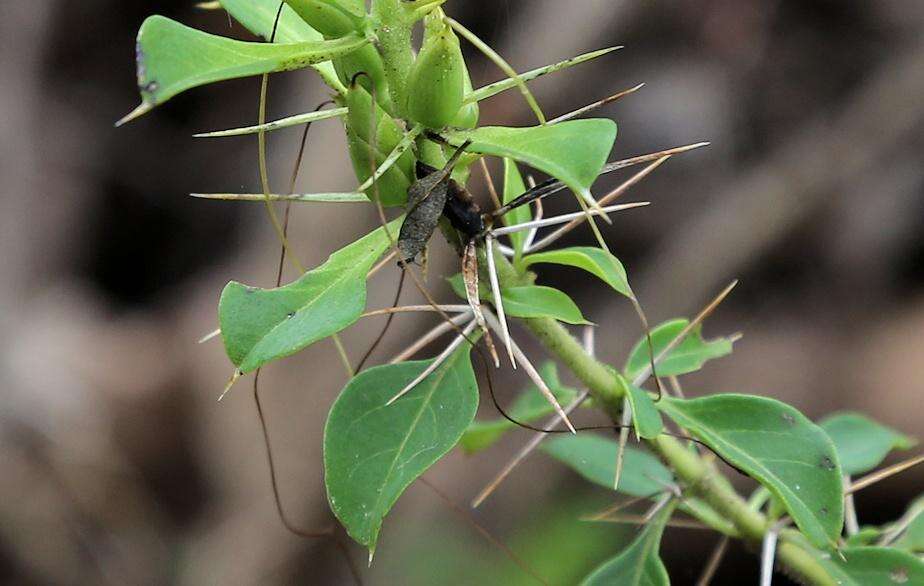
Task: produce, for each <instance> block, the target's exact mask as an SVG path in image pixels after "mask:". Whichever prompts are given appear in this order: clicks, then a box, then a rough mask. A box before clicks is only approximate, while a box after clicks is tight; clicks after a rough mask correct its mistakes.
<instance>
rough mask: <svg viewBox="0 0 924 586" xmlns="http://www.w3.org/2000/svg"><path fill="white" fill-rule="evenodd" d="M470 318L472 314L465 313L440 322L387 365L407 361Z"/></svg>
mask: <svg viewBox="0 0 924 586" xmlns="http://www.w3.org/2000/svg"><path fill="white" fill-rule="evenodd" d="M472 317H473V316H472V312H470V311H467V312H465V313H462V314H459V315H457V316H455V317H453V318H451V319H450V320H449V321H448V322H447V321H440V323H439V324H438V325H437V326H436V327H434V328H433V329H431V330H430V331H428V332H427V333H425V334H424V335H423V336H421V337H420V338H418V339H417V341H415V342H414V343H412V344H411V345H410V346H408V347H407V348H405V349H404V350H402V351H401V353H399V354H397V355H396V356H395V357H394V358H392V359H391V360H389V362H388V363H389V364H397V363H399V362H404V361H405V360H407V359H408V358H410V357H411V356H413V355H414V354H416V353H417V352H418V351H419V350H420V349H421V348H424V347H426V346H427V345H428V344H429V343H430V342H432V341H434V340H436V339H437V338H439V337H440V336H442V335H443V334H445V333H446V332H448V331H450V330H453V329H455V328H457V327H459V326H461V325H462V324H463V323H465V322H467V321H468V320H470V319H472Z"/></svg>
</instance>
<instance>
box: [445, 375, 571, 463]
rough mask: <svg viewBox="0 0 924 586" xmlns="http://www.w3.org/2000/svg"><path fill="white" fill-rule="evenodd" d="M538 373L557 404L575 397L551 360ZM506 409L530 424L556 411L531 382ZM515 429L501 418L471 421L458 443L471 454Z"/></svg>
mask: <svg viewBox="0 0 924 586" xmlns="http://www.w3.org/2000/svg"><path fill="white" fill-rule="evenodd" d="M539 375H540V376H541V377H542V380H543V381H545V384H546V385H547V386H548V387H549V390H550V391H552V394H553V395H555V398H556V399H558V402H559V404H561V405H568V404H570V403H571V402H572V401H574V399H575V398H576V397H577V394H578V392H577V391H576V390H574V389H572V388H571V387H566V386H564V385H562V384H561V381H560V380H559V378H558V367H556V366H555V363H554V362H546V363H544V364H543V365H542V366H540V367H539ZM506 411H507V412H508V414H509V415H510V416H511V417H513V418H514V419H516V420H517V421H522V422H524V423H529V422H532V421H535V420H537V419H539V418H541V417H545V416H546V415H551V414H552V413H554V411H555V410H554V409H553V408H552V406H551V405H549V401H548V399H546V398H545V396H544V395H543V394H542V393H540V392H539V389H538V388H536V387H535V385H534V386H531V387H529V388H527V389H526V390H524V391H523V392H522V393H521V394H520V396H519V397H517V398H516V400H515V401H514V402H513V404H512V405H511V406H510V408H509V409H506ZM514 428H516V424H514V423H513V422H512V421H509V420H507V419H504V418H498V419H490V420H482V421H473V422H472V424H471V425H469V426H468V429H466V430H465V433H464V434H463V435H462V441H460V442H459V445H460V446H461V447H462V449H463V450H464V451H465V453H467V454H474V453H476V452H480V451H482V450H485V449H487V448H489V447H491V446H492V445H494V443H495V442H497V440H499V439H500V438H501V437H503V435H504V433H506V432H508V431H510V430H511V429H514Z"/></svg>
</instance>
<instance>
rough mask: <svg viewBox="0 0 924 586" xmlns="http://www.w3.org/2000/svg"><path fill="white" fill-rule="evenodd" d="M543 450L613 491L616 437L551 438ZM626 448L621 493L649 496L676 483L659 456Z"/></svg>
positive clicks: (584, 435)
mask: <svg viewBox="0 0 924 586" xmlns="http://www.w3.org/2000/svg"><path fill="white" fill-rule="evenodd" d="M542 449H543V450H545V451H546V452H547V453H548V454H550V455H551V456H553V457H554V458H556V459H557V460H560V461H561V462H563V463H565V464H567V465H568V466H570V467H571V468H572V469H574V470H575V471H576V472H577V473H578V474H580V475H581V476H583V477H584V478H586V479H587V480H589V481H591V482H593V483H595V484H599V485H600V486H602V487H604V488H608V489H609V490H613V481H614V480H615V476H616V452H617V450H618V449H619V444H617V443H616V441H615V440H611V439H609V438H604V437H600V436H599V435H593V434H587V433H580V434H577V435H568V436H562V437H556V438H553V439H551V440H548V441H546V442H545V443H544V444H543V446H542ZM625 450H626V452H625V456H624V459H623V467H622V477H621V478H620V479H619V492H624V493H626V494H628V495H631V496H641V497H647V496H651V495H653V494H657V493H659V492H663V491H664V487H665V485H668V484H670V483H671V482H673V480H674V477H673V475H672V474H671V472H670V471H669V470H668V469H667V468H665V467H664V465H663V464H661V462H659V461H658V459H657V458H655V457H654V456H652V455H651V454H649V453H648V452H643V451H641V450H637V449H635V448H632V447H629V446H627V447H626V448H625Z"/></svg>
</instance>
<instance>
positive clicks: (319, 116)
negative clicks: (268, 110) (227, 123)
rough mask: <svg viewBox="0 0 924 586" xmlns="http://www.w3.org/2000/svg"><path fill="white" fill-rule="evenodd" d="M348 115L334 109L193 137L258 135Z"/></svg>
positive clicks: (342, 110)
mask: <svg viewBox="0 0 924 586" xmlns="http://www.w3.org/2000/svg"><path fill="white" fill-rule="evenodd" d="M346 113H347V109H346V108H332V109H330V110H319V111H317V112H307V113H305V114H296V115H295V116H289V117H287V118H280V119H279V120H273V121H272V122H267V123H265V124H258V125H256V126H244V127H242V128H231V129H229V130H216V131H214V132H200V133H199V134H194V135H193V136H194V137H195V138H217V137H220V136H240V135H242V134H256V133H258V132H260V131H261V130H262V131H263V132H269V131H272V130H279V129H280V128H287V127H289V126H298V125H299V124H308V123H309V122H317V121H318V120H327V119H328V118H337V117H339V116H346Z"/></svg>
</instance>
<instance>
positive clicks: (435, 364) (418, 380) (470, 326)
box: [385, 320, 477, 406]
mask: <svg viewBox="0 0 924 586" xmlns="http://www.w3.org/2000/svg"><path fill="white" fill-rule="evenodd" d="M476 325H477V323H476V322H475V321H474V320H473V321H472V322H471V323H470V324H468V325H467V326H466V327H465V329H463V330H462V335H461V336H456V337H455V339H453V341H452V342H450V343H449V345H448V346H446V349H445V350H443V351H442V352H440V354H439V356H437V357H436V358H434V359H433V362H431V363H430V364H429V365H428V366H427V368H425V369H424V371H423V372H421V373H420V374H419V375H417V377H416V378H414V380H412V381H411V382H409V383H408V384H407V385H406V386H405V387H404V388H403V389H401V390H400V391H398V394H396V395H395V396H394V397H392V398H391V399H389V400H388V402H387V403H385V405H386V406H389V405H391V404H392V403H394V402H395V401H397V400H398V399H400V398H401V397H403V396H404V395H406V394H407V393H408V392H410V391H411V390H412V389H413V388H414V387H416V386H417V385H419V384H420V383H421V382H422V381H423V380H424V379H425V378H427V377H428V376H430V375H431V374H433V371H434V370H436V369H437V368H439V367H440V365H441V364H443V363H444V362H446V359H447V358H449V356H450V355H451V354H452V353H453V352H455V350H456V348H458V347H459V346H460V345H461V344H462V341H463V340H465V337H466V336H468V335H469V334H470V333H472V330H474V329H475V326H476Z"/></svg>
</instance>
